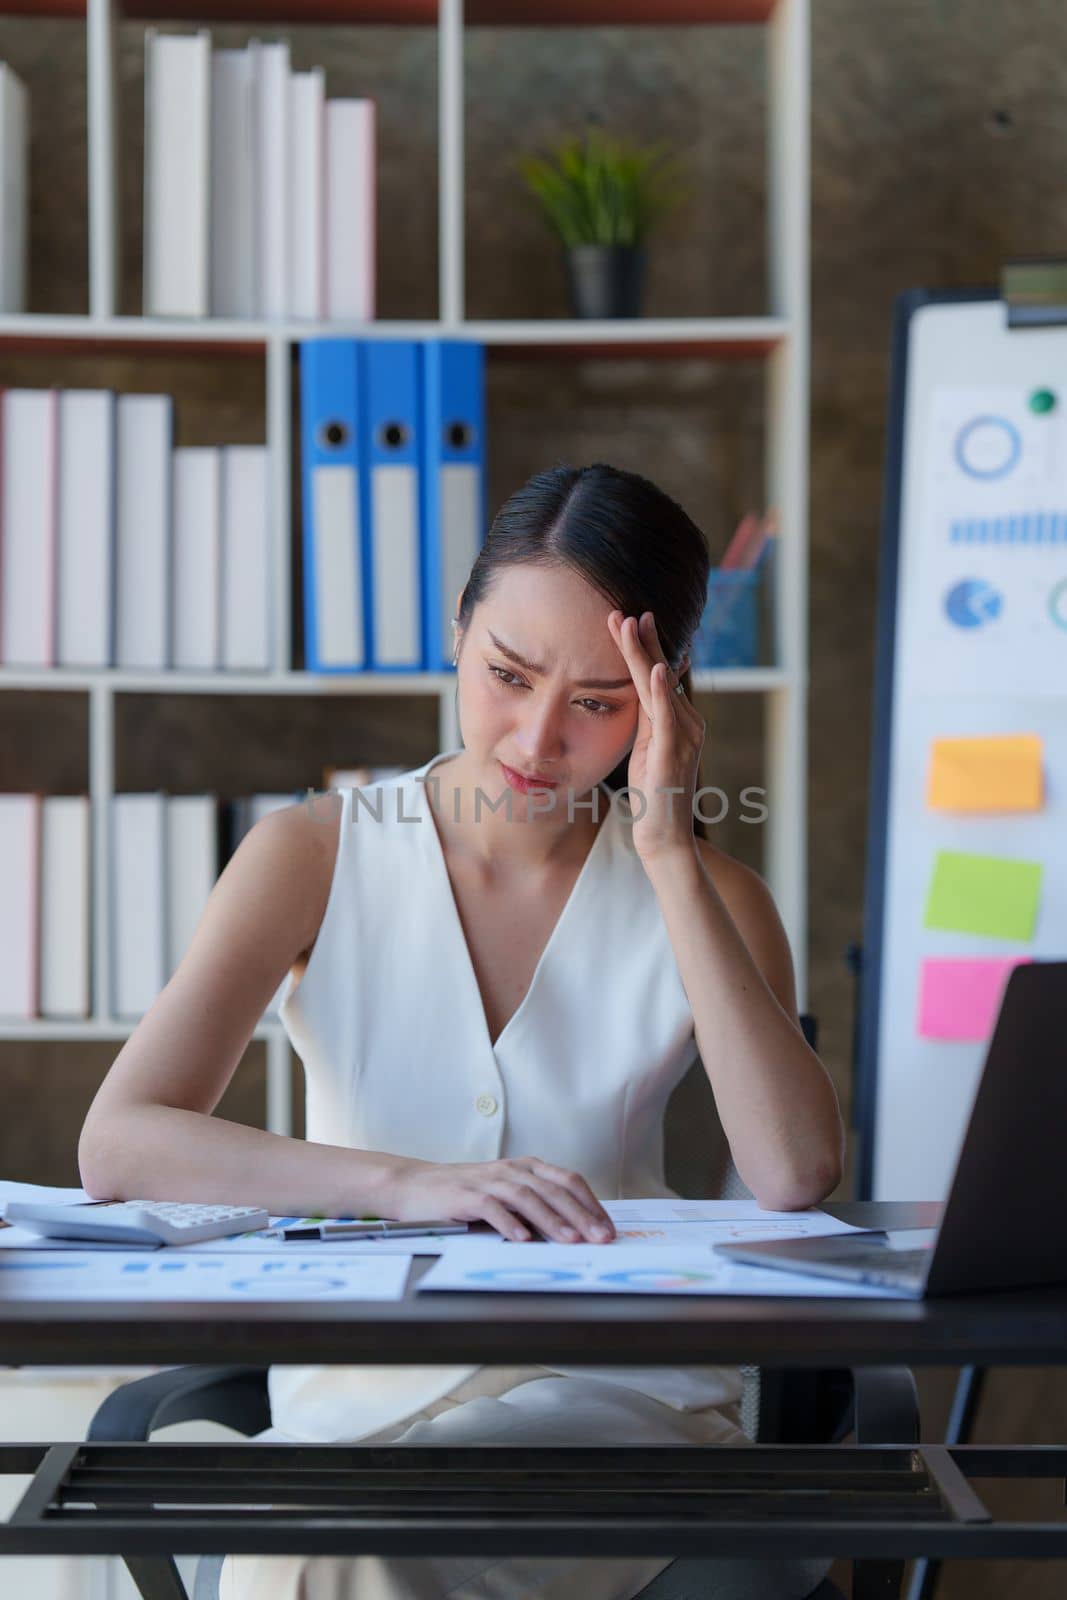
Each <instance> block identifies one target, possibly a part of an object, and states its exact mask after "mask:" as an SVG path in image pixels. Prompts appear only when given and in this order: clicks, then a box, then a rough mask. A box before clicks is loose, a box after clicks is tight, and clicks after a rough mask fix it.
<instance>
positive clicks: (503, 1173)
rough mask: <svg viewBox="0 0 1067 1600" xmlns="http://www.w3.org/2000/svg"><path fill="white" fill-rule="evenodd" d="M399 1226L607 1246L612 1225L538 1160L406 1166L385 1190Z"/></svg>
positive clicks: (579, 1180)
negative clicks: (440, 1226) (463, 1228)
mask: <svg viewBox="0 0 1067 1600" xmlns="http://www.w3.org/2000/svg"><path fill="white" fill-rule="evenodd" d="M389 1189H390V1192H389V1196H388V1210H389V1215H390V1216H391V1217H395V1218H396V1219H397V1221H399V1222H414V1221H419V1220H422V1219H424V1218H427V1217H434V1218H440V1219H442V1220H443V1219H444V1218H446V1217H448V1218H452V1219H454V1220H455V1221H457V1222H477V1221H484V1222H488V1223H489V1224H490V1225H491V1226H492V1227H494V1228H495V1229H496V1230H497V1232H498V1233H500V1234H502V1235H503V1236H504V1238H505V1239H514V1240H527V1239H530V1238H534V1237H537V1236H539V1235H540V1236H543V1237H544V1238H545V1239H555V1240H558V1241H559V1242H560V1243H561V1244H580V1243H587V1244H607V1243H608V1242H609V1241H610V1240H611V1239H613V1238H614V1237H615V1227H614V1224H613V1223H612V1220H611V1218H610V1217H609V1216H608V1214H607V1212H606V1211H605V1210H604V1207H603V1206H602V1205H601V1204H600V1201H599V1200H598V1199H597V1197H596V1195H595V1194H594V1193H593V1191H592V1189H590V1187H589V1185H588V1184H587V1183H586V1181H585V1179H584V1178H583V1177H582V1176H581V1174H580V1173H577V1172H571V1171H569V1170H568V1169H567V1168H566V1167H555V1166H553V1165H552V1164H551V1163H550V1162H548V1161H541V1160H540V1159H539V1158H538V1157H537V1156H515V1157H512V1158H511V1159H510V1160H506V1161H470V1162H463V1161H457V1162H440V1163H438V1162H432V1161H410V1162H407V1163H405V1164H404V1165H403V1166H402V1167H401V1169H400V1171H399V1172H398V1173H397V1175H396V1176H395V1178H394V1180H393V1182H392V1183H391V1184H390V1186H389Z"/></svg>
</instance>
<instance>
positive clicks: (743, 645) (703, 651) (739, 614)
mask: <svg viewBox="0 0 1067 1600" xmlns="http://www.w3.org/2000/svg"><path fill="white" fill-rule="evenodd" d="M761 577H762V573H761V572H760V570H759V569H758V568H742V567H739V568H723V567H713V568H712V569H711V571H710V572H709V573H708V598H707V602H706V604H705V606H704V615H703V616H702V617H701V619H700V626H699V628H698V629H697V631H696V634H695V635H694V637H693V643H692V646H691V648H690V657H691V659H692V663H693V666H694V667H754V666H756V665H757V663H758V661H759V611H760V608H759V599H760V580H761Z"/></svg>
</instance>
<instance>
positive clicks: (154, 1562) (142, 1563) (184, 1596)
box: [122, 1556, 189, 1600]
mask: <svg viewBox="0 0 1067 1600" xmlns="http://www.w3.org/2000/svg"><path fill="white" fill-rule="evenodd" d="M122 1559H123V1561H125V1563H126V1567H127V1569H128V1571H129V1574H130V1577H131V1578H132V1579H133V1581H134V1583H135V1584H136V1585H137V1588H138V1591H139V1592H140V1594H141V1596H142V1600H189V1592H188V1590H187V1589H186V1587H185V1585H184V1583H183V1582H182V1575H181V1573H180V1572H179V1571H178V1567H177V1564H176V1562H175V1560H174V1557H173V1556H123V1558H122Z"/></svg>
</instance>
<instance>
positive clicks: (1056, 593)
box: [1048, 578, 1067, 632]
mask: <svg viewBox="0 0 1067 1600" xmlns="http://www.w3.org/2000/svg"><path fill="white" fill-rule="evenodd" d="M1048 614H1049V616H1050V617H1051V618H1052V620H1053V622H1054V623H1055V624H1056V626H1057V628H1063V629H1064V631H1065V632H1067V578H1064V579H1062V581H1061V582H1059V583H1058V584H1057V585H1056V587H1055V588H1054V589H1053V591H1052V593H1051V594H1050V595H1049V597H1048Z"/></svg>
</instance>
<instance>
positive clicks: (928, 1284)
mask: <svg viewBox="0 0 1067 1600" xmlns="http://www.w3.org/2000/svg"><path fill="white" fill-rule="evenodd" d="M945 1070H946V1072H947V1071H949V1070H950V1067H949V1064H948V1063H946V1066H945ZM715 1248H716V1250H717V1251H719V1252H720V1253H721V1254H722V1255H724V1256H729V1257H730V1258H731V1259H732V1260H734V1261H744V1262H745V1263H747V1264H750V1265H753V1266H760V1267H773V1268H781V1269H783V1270H785V1271H788V1272H801V1273H814V1274H816V1275H818V1276H819V1277H827V1278H837V1279H847V1280H850V1281H852V1282H856V1283H869V1284H878V1285H879V1286H881V1287H883V1288H885V1289H887V1290H890V1291H895V1292H896V1293H897V1294H899V1295H901V1296H903V1297H905V1298H907V1299H916V1300H921V1299H924V1298H925V1297H926V1296H928V1295H938V1294H960V1293H964V1292H966V1291H970V1290H981V1289H1014V1288H1022V1287H1025V1286H1027V1285H1034V1284H1044V1283H1067V961H1034V962H1028V963H1026V964H1025V965H1023V966H1018V967H1015V968H1013V969H1012V972H1011V975H1010V977H1009V979H1008V983H1007V985H1006V987H1005V990H1004V995H1003V998H1002V1000H1001V1005H1000V1012H999V1014H998V1016H997V1021H996V1026H995V1028H994V1030H993V1037H992V1039H991V1040H990V1042H989V1048H988V1050H987V1052H986V1058H985V1065H984V1066H983V1068H982V1074H981V1078H980V1079H979V1083H978V1088H977V1090H976V1093H975V1098H974V1101H973V1103H972V1106H971V1114H970V1118H969V1120H968V1123H967V1130H966V1133H965V1134H964V1137H963V1143H962V1145H961V1147H960V1153H959V1157H958V1159H957V1162H956V1170H955V1173H954V1174H953V1178H952V1183H951V1185H950V1188H949V1192H948V1198H947V1199H946V1201H945V1204H944V1209H943V1210H942V1213H941V1220H940V1222H939V1224H938V1226H937V1227H936V1228H930V1229H921V1230H916V1229H891V1230H887V1231H877V1230H873V1229H872V1230H871V1231H870V1232H865V1233H852V1234H831V1235H830V1236H829V1237H826V1238H814V1239H762V1240H753V1241H752V1242H751V1243H749V1244H744V1243H737V1244H733V1243H731V1244H721V1245H717V1246H716V1247H715Z"/></svg>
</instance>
